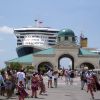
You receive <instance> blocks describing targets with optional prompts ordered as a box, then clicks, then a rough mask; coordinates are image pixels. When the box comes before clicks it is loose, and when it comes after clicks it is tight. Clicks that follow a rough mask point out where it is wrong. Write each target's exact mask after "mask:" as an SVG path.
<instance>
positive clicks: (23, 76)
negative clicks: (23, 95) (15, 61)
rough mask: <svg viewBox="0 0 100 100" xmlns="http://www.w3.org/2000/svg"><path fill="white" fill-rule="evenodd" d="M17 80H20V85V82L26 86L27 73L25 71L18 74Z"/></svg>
mask: <svg viewBox="0 0 100 100" xmlns="http://www.w3.org/2000/svg"><path fill="white" fill-rule="evenodd" d="M17 79H18V85H19V82H20V81H22V83H23V85H24V86H25V73H24V72H23V70H21V71H19V72H17Z"/></svg>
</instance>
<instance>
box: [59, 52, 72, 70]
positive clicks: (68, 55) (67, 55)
mask: <svg viewBox="0 0 100 100" xmlns="http://www.w3.org/2000/svg"><path fill="white" fill-rule="evenodd" d="M64 57H67V58H69V59H71V61H72V69H74V57H73V56H72V55H71V54H62V55H60V56H59V58H58V68H60V59H62V58H64Z"/></svg>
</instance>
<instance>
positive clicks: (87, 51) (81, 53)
mask: <svg viewBox="0 0 100 100" xmlns="http://www.w3.org/2000/svg"><path fill="white" fill-rule="evenodd" d="M79 54H80V55H97V54H96V53H94V52H91V51H90V50H86V49H82V48H80V50H79Z"/></svg>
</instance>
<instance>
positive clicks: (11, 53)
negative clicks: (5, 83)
mask: <svg viewBox="0 0 100 100" xmlns="http://www.w3.org/2000/svg"><path fill="white" fill-rule="evenodd" d="M35 19H37V20H40V21H42V22H43V26H47V27H52V28H57V29H63V28H68V29H71V30H73V31H74V33H75V35H76V36H78V37H79V36H80V34H81V33H83V34H84V35H85V36H86V37H88V47H91V48H98V49H100V44H99V43H100V39H99V38H100V0H0V68H3V67H5V64H4V62H5V61H7V60H10V59H13V58H16V57H17V54H16V46H17V45H16V37H15V35H14V33H13V29H14V28H21V27H27V26H34V20H35Z"/></svg>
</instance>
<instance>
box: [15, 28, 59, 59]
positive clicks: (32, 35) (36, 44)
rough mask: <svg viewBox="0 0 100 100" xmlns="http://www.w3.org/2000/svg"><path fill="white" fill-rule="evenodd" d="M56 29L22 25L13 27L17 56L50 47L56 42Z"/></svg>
mask: <svg viewBox="0 0 100 100" xmlns="http://www.w3.org/2000/svg"><path fill="white" fill-rule="evenodd" d="M58 32H59V30H58V29H53V28H50V27H24V28H18V29H14V34H15V35H16V37H17V48H16V51H17V54H18V56H19V57H21V56H24V55H27V54H30V53H34V52H37V51H40V50H43V49H46V48H50V47H52V46H53V45H55V44H56V42H57V33H58Z"/></svg>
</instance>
